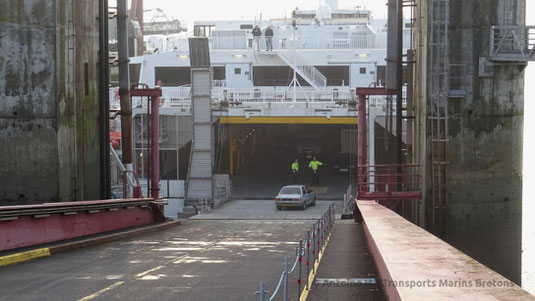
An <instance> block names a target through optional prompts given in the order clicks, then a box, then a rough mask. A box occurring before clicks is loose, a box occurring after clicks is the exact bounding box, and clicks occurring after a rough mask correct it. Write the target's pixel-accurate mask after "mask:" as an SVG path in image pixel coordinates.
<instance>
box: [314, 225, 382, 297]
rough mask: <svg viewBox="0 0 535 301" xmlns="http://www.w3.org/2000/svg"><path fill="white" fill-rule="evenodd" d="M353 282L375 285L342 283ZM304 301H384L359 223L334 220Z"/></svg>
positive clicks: (379, 281)
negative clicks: (310, 287)
mask: <svg viewBox="0 0 535 301" xmlns="http://www.w3.org/2000/svg"><path fill="white" fill-rule="evenodd" d="M322 279H323V280H327V281H328V282H329V283H325V281H321V280H322ZM356 279H360V280H364V279H374V280H375V282H376V283H375V284H369V283H352V284H347V282H346V283H344V281H345V280H347V281H348V282H349V281H354V280H356ZM307 300H310V301H322V300H340V301H342V300H369V301H372V300H373V301H382V300H387V299H386V297H385V296H384V293H383V289H382V287H381V280H380V279H379V276H378V274H377V269H376V267H375V263H374V261H373V257H372V255H371V254H370V251H369V250H368V245H367V243H366V236H365V234H364V230H363V228H362V225H361V224H356V223H355V222H354V221H353V220H337V221H336V224H335V226H334V229H333V233H332V235H331V239H330V241H329V244H328V245H327V248H326V249H325V254H324V256H323V258H322V261H321V263H320V265H319V268H318V272H317V274H316V279H315V282H314V283H313V284H312V289H311V291H310V293H309V295H308V299H307Z"/></svg>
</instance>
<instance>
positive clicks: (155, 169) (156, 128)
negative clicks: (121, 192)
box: [130, 82, 162, 200]
mask: <svg viewBox="0 0 535 301" xmlns="http://www.w3.org/2000/svg"><path fill="white" fill-rule="evenodd" d="M130 94H131V95H132V96H141V97H150V99H151V135H150V137H151V140H150V141H151V148H152V150H151V166H152V172H151V189H150V190H151V197H152V198H154V199H155V200H157V199H159V198H160V195H159V191H160V187H159V186H160V185H159V184H160V96H162V89H161V88H160V83H159V82H158V84H157V86H156V88H149V87H148V86H147V85H145V84H134V85H132V88H131V92H130Z"/></svg>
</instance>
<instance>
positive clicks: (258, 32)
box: [253, 25, 262, 50]
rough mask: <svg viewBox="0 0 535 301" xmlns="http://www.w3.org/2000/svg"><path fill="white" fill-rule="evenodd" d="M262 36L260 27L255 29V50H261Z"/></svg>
mask: <svg viewBox="0 0 535 301" xmlns="http://www.w3.org/2000/svg"><path fill="white" fill-rule="evenodd" d="M261 36H262V30H261V29H260V27H258V25H256V26H255V27H254V28H253V40H254V46H253V47H254V50H260V37H261Z"/></svg>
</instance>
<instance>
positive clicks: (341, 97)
mask: <svg viewBox="0 0 535 301" xmlns="http://www.w3.org/2000/svg"><path fill="white" fill-rule="evenodd" d="M190 90H191V87H189V86H182V87H162V97H161V98H160V101H161V106H162V107H172V108H185V109H189V108H190V105H191V103H190V100H191V99H190ZM117 92H118V88H111V89H110V106H111V108H115V109H119V108H120V101H119V96H118V93H117ZM293 93H294V92H293V89H292V88H289V87H286V86H284V87H256V88H249V89H247V88H246V89H244V88H223V87H214V88H213V89H212V99H213V101H212V102H213V103H214V104H218V103H222V102H227V103H231V104H233V105H234V106H236V105H238V106H239V105H241V104H244V105H246V104H262V103H266V104H267V103H271V104H275V103H277V104H281V105H282V104H284V103H286V104H288V105H291V104H292V103H294V101H293ZM354 95H355V90H354V89H350V88H348V87H333V88H328V89H326V90H315V89H312V88H309V87H303V89H299V90H297V91H296V102H297V103H323V104H329V103H331V104H335V103H346V102H348V101H351V100H355V96H354ZM368 105H369V106H370V107H382V108H385V107H386V106H387V105H388V101H387V98H386V97H385V96H370V97H369V100H368ZM132 106H133V107H135V108H146V107H147V100H146V98H140V97H135V98H133V99H132ZM390 106H391V107H392V109H393V110H394V111H395V97H394V99H393V102H391V104H390ZM403 106H404V107H405V106H406V91H404V92H403Z"/></svg>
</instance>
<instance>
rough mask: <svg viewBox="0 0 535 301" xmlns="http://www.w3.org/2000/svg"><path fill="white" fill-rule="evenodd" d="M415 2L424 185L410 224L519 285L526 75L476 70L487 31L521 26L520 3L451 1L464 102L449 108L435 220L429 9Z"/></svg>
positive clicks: (453, 52)
mask: <svg viewBox="0 0 535 301" xmlns="http://www.w3.org/2000/svg"><path fill="white" fill-rule="evenodd" d="M417 2H418V4H417V8H416V12H417V14H416V16H417V17H416V19H417V22H416V27H415V28H414V31H413V33H414V38H415V39H414V44H413V47H414V48H415V49H416V61H417V63H416V66H415V68H416V71H415V79H414V80H415V82H416V87H415V98H414V103H415V109H414V113H415V115H416V124H417V125H418V126H417V127H415V134H414V137H415V141H414V143H415V156H416V158H417V161H418V162H420V163H422V164H423V165H424V166H425V168H424V179H425V180H424V181H425V182H424V201H423V202H421V204H420V208H419V209H420V211H419V212H420V213H421V215H420V216H419V219H417V220H415V221H414V222H416V223H417V224H419V225H420V226H422V227H424V228H426V229H428V230H430V231H432V232H433V233H434V234H436V235H438V236H439V237H440V238H442V239H444V240H445V241H447V242H448V243H450V244H452V245H453V246H454V247H456V248H458V249H460V250H461V251H463V252H465V253H466V254H468V255H469V256H471V257H473V258H474V259H476V260H478V261H480V262H481V263H483V264H485V265H487V266H488V267H490V268H491V269H493V270H495V271H497V272H499V273H500V274H502V275H504V276H505V277H507V278H508V279H510V280H512V281H514V282H515V283H520V275H521V273H520V266H521V224H522V222H521V217H522V212H521V208H522V203H521V202H522V133H523V115H524V111H523V107H524V98H523V93H524V71H523V70H524V69H523V66H522V65H521V64H511V63H503V64H502V63H498V64H494V65H492V66H486V67H484V66H483V65H482V64H483V62H484V60H485V58H488V57H489V38H490V28H491V25H515V24H517V25H522V24H524V13H525V12H524V7H525V5H524V1H505V0H504V1H501V0H495V1H483V0H475V1H462V0H450V1H449V14H448V19H449V26H448V40H447V41H448V45H449V64H450V65H449V72H450V75H449V80H450V89H451V90H452V91H453V90H456V91H460V92H463V93H464V95H462V94H463V93H460V95H461V96H459V95H456V96H455V97H450V98H449V100H448V115H449V119H448V139H449V141H448V158H449V160H448V172H449V174H448V178H447V181H446V184H447V200H448V201H447V206H446V209H445V210H444V212H440V213H437V212H438V211H440V209H438V210H437V209H435V212H434V213H433V205H434V204H433V195H432V190H431V189H432V175H431V137H430V131H431V121H430V120H429V119H428V118H427V116H428V115H429V114H430V112H431V109H432V108H433V105H432V102H431V87H430V85H431V83H430V82H429V81H428V80H425V79H426V78H431V74H432V71H431V66H430V65H431V62H430V61H429V60H430V59H429V56H430V54H429V52H430V51H431V47H432V46H430V45H429V43H428V41H430V40H431V38H430V28H431V24H430V22H431V21H430V20H431V18H430V16H429V14H430V10H429V9H427V5H430V3H431V2H430V1H417ZM483 67H484V68H483ZM481 71H482V72H481ZM422 73H425V75H422ZM434 214H435V215H434ZM441 214H443V215H441ZM437 216H439V218H436V217H437ZM440 217H443V219H441V218H440ZM433 221H435V222H433Z"/></svg>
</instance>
